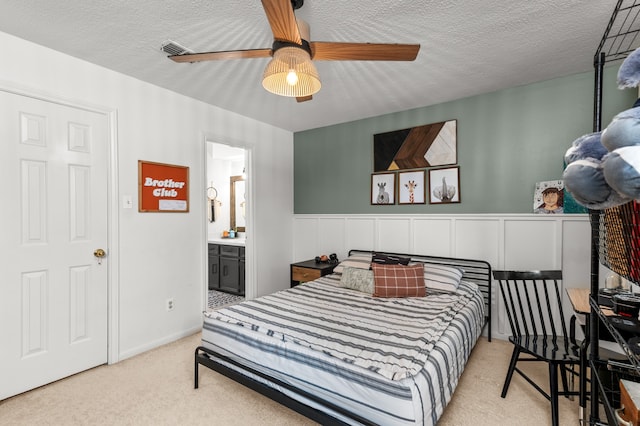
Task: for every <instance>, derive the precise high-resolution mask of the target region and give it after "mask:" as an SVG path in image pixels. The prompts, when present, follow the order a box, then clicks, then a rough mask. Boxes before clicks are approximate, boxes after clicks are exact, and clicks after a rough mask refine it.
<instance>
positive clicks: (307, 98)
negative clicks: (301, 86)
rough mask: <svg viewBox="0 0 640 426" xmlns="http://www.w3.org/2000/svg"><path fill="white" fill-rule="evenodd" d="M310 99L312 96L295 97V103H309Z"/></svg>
mask: <svg viewBox="0 0 640 426" xmlns="http://www.w3.org/2000/svg"><path fill="white" fill-rule="evenodd" d="M311 99H313V95H309V96H299V97H297V98H296V101H297V102H298V103H300V102H307V101H310V100H311Z"/></svg>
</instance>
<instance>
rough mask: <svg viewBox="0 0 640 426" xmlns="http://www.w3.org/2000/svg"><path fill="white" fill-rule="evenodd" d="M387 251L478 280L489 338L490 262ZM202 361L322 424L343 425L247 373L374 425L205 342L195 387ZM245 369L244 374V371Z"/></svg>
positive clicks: (197, 355) (198, 353) (199, 355)
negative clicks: (444, 266) (446, 266)
mask: <svg viewBox="0 0 640 426" xmlns="http://www.w3.org/2000/svg"><path fill="white" fill-rule="evenodd" d="M356 253H373V252H372V251H369V250H351V251H349V255H352V254H356ZM378 253H382V254H386V255H395V256H406V257H410V258H411V260H412V261H413V262H421V263H427V264H429V263H430V264H437V265H450V266H455V267H459V268H461V269H463V270H464V274H463V276H462V279H463V280H466V281H471V282H473V283H475V284H477V285H478V286H479V287H480V289H481V291H482V294H483V298H484V302H485V305H486V312H487V314H486V316H485V325H486V326H487V327H488V331H487V333H488V340H489V341H491V301H492V291H491V288H492V275H491V265H490V264H489V263H488V262H485V261H483V260H472V259H458V258H449V257H440V256H422V255H409V254H403V253H389V252H378ZM226 364H230V365H233V366H234V367H235V368H237V369H239V370H240V371H238V370H236V369H234V368H231V367H229V366H228V365H226ZM200 365H204V366H206V367H208V368H210V369H212V370H214V371H216V372H218V373H220V374H222V375H224V376H226V377H228V378H230V379H231V380H234V381H236V382H238V383H240V384H242V385H244V386H246V387H248V388H250V389H252V390H254V391H256V392H258V393H260V394H262V395H264V396H266V397H267V398H270V399H271V400H273V401H276V402H278V403H280V404H282V405H284V406H285V407H288V408H290V409H292V410H293V411H296V412H297V413H300V414H302V415H303V416H305V417H307V418H309V419H311V420H313V421H316V422H318V423H320V424H322V425H346V424H348V423H345V422H344V421H342V420H340V419H338V418H336V417H335V415H334V414H330V413H327V412H324V411H322V410H320V409H316V408H314V407H311V406H309V405H307V404H305V403H303V402H300V401H298V400H296V399H294V398H292V397H290V396H289V395H287V394H285V393H283V392H281V391H279V390H277V389H275V388H274V387H272V386H269V385H268V384H265V383H263V382H261V381H259V380H256V379H254V378H253V377H250V376H249V375H247V374H251V375H255V376H257V377H260V378H261V379H263V380H266V381H268V382H269V383H271V384H273V385H274V386H277V387H280V388H283V389H286V390H288V391H290V392H293V393H294V394H296V395H299V396H301V397H303V398H305V399H307V400H309V401H313V402H314V403H316V404H318V405H320V406H321V407H323V408H326V409H327V410H328V411H331V412H333V413H337V414H339V415H341V416H344V417H345V418H347V419H349V420H351V421H355V422H357V423H358V424H362V425H374V424H375V423H372V422H371V421H370V420H367V419H365V418H363V417H362V416H360V415H358V414H357V413H353V412H351V411H348V410H346V409H344V408H342V407H339V406H337V405H335V404H333V403H331V402H329V401H326V400H324V399H322V398H320V397H318V396H316V395H313V394H311V393H309V392H306V391H303V390H301V389H299V388H297V387H295V386H293V385H291V384H288V383H286V382H283V381H281V380H278V379H277V378H274V377H271V376H269V375H268V374H265V373H262V372H260V371H257V370H255V369H253V368H250V367H247V366H245V365H243V364H241V363H239V362H237V361H235V360H233V359H231V358H229V357H227V356H225V355H223V354H220V353H217V352H215V351H213V350H211V349H209V348H206V347H204V346H198V347H197V348H196V350H195V353H194V388H196V389H197V388H198V386H199V366H200ZM245 373H247V374H245Z"/></svg>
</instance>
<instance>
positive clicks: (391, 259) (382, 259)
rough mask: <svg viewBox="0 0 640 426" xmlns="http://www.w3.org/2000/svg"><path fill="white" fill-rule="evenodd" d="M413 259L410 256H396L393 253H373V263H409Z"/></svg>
mask: <svg viewBox="0 0 640 426" xmlns="http://www.w3.org/2000/svg"><path fill="white" fill-rule="evenodd" d="M410 260H411V259H410V258H408V257H401V256H394V255H392V254H382V253H373V258H372V259H371V262H372V263H377V264H380V265H398V264H399V265H408V264H409V261H410Z"/></svg>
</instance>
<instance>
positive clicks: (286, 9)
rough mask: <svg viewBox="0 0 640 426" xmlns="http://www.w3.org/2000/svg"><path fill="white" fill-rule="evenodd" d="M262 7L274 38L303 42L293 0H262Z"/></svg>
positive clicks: (297, 42)
mask: <svg viewBox="0 0 640 426" xmlns="http://www.w3.org/2000/svg"><path fill="white" fill-rule="evenodd" d="M262 7H263V8H264V12H265V13H266V14H267V19H268V20H269V25H270V26H271V31H273V38H275V39H276V40H279V41H289V42H291V43H296V44H302V40H301V39H300V31H299V30H298V24H297V23H296V16H295V15H294V13H293V7H292V6H291V0H262Z"/></svg>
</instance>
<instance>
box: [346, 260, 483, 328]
mask: <svg viewBox="0 0 640 426" xmlns="http://www.w3.org/2000/svg"><path fill="white" fill-rule="evenodd" d="M358 253H362V254H364V253H367V254H372V253H381V254H386V255H393V256H403V257H410V258H411V261H412V262H420V263H430V264H435V265H449V266H455V267H458V268H460V269H462V270H463V271H464V274H463V275H462V279H463V280H465V281H470V282H472V283H475V284H477V285H478V287H479V288H480V291H481V292H482V296H483V298H484V303H485V308H486V310H485V312H486V316H485V324H486V326H487V336H488V340H489V341H491V283H492V280H493V278H492V276H491V265H490V264H489V263H488V262H485V261H484V260H474V259H460V258H456V257H440V256H425V255H420V254H406V253H390V252H383V251H377V250H375V251H373V250H356V249H354V250H349V256H351V255H353V254H358Z"/></svg>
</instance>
